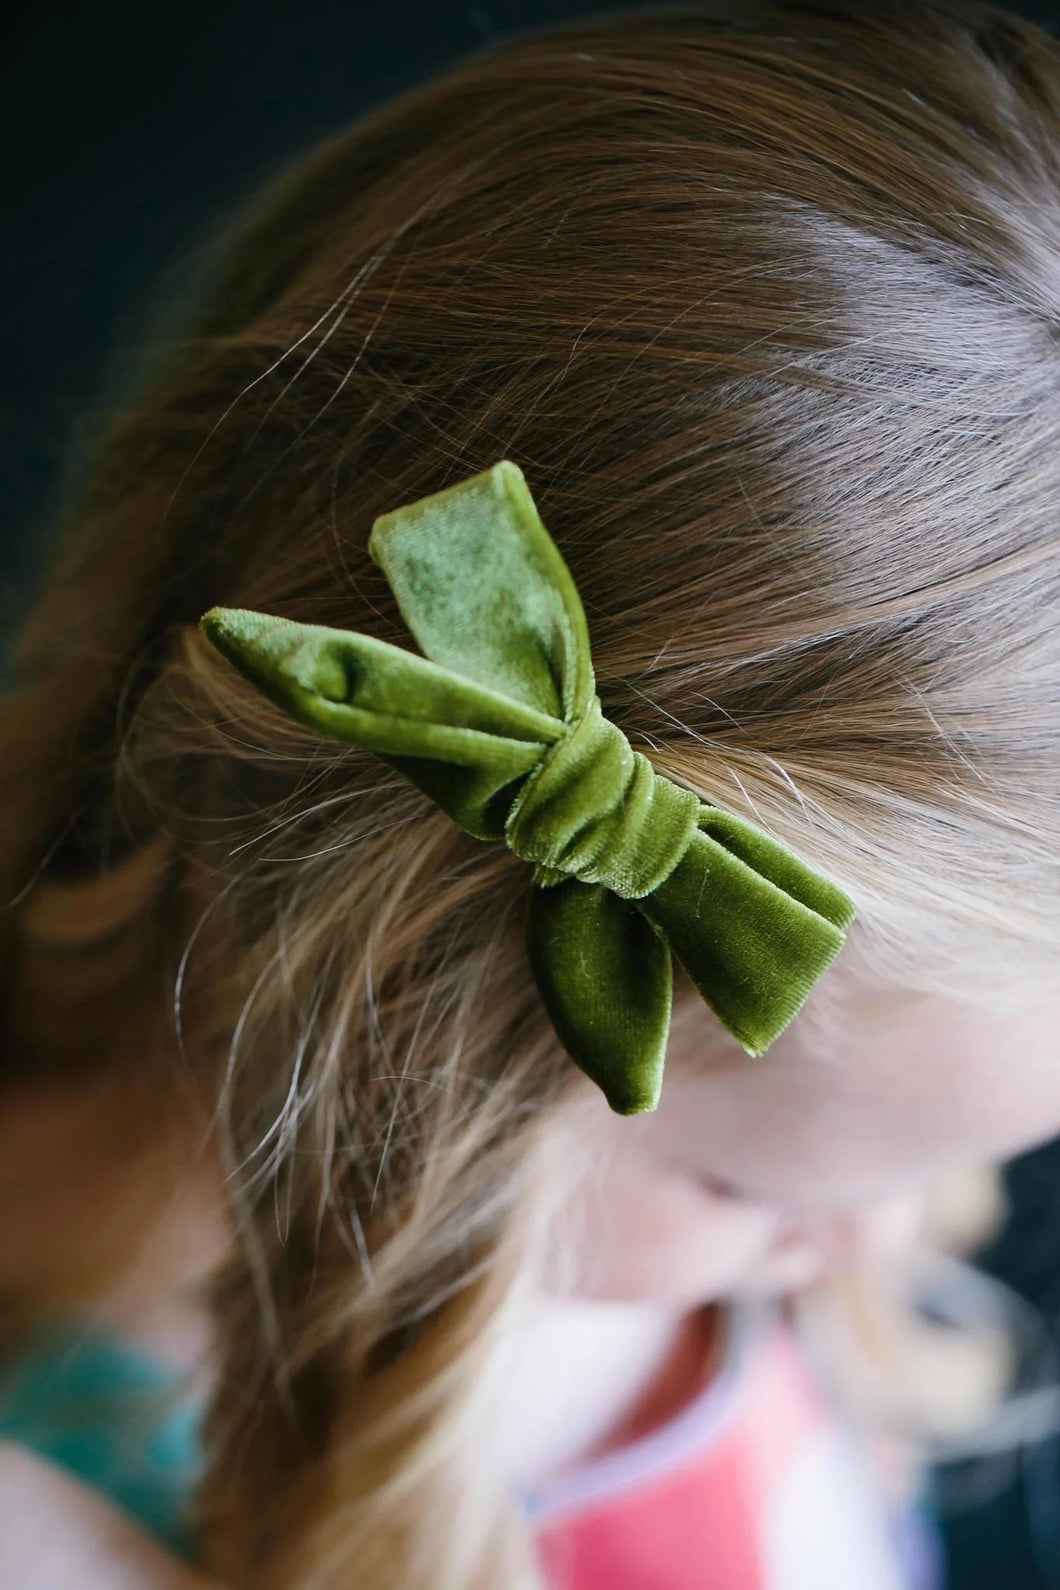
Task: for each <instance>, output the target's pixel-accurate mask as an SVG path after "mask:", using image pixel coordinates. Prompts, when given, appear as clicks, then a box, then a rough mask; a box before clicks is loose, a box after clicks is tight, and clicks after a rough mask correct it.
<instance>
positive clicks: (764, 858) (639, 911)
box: [201, 460, 854, 1115]
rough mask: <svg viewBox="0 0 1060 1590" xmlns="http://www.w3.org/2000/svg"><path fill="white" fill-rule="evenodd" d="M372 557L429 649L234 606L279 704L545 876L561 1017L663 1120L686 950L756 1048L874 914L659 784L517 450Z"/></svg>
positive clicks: (549, 971) (602, 1078)
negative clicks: (598, 680) (622, 708)
mask: <svg viewBox="0 0 1060 1590" xmlns="http://www.w3.org/2000/svg"><path fill="white" fill-rule="evenodd" d="M369 552H370V554H371V556H372V557H373V558H374V559H375V561H376V562H377V563H378V564H379V565H380V566H381V567H382V568H383V570H384V572H385V573H386V576H387V579H388V581H389V583H390V586H391V588H392V590H393V592H394V595H395V596H396V598H397V602H398V606H399V607H400V609H401V613H402V616H403V618H404V620H405V622H406V624H407V625H408V627H409V629H410V630H411V632H412V634H413V636H414V638H415V640H416V642H417V644H418V645H419V646H420V648H421V650H422V651H423V653H424V655H423V656H417V655H415V654H414V653H412V652H408V651H404V650H402V648H401V647H398V646H392V645H389V644H388V643H387V642H385V641H381V640H375V639H373V638H372V637H371V636H369V635H362V634H357V633H355V632H352V631H347V630H337V629H330V628H326V627H324V626H322V625H317V624H298V623H295V622H293V621H291V620H289V619H284V618H276V617H272V616H270V615H268V614H264V613H252V612H247V611H245V610H243V609H239V608H224V607H215V608H212V609H211V610H210V612H208V613H207V614H205V616H204V617H203V619H202V621H201V622H202V628H203V630H204V632H205V634H206V635H207V636H208V637H209V639H210V640H211V641H212V642H213V644H214V645H215V646H216V647H217V649H218V650H219V651H220V652H222V653H223V654H224V656H225V657H227V658H228V660H229V661H230V662H231V663H232V664H233V665H234V666H235V667H236V668H238V670H239V671H240V673H242V674H243V675H244V676H245V677H246V678H247V679H248V680H249V681H250V682H251V683H252V684H254V685H255V686H256V687H257V688H258V689H259V690H260V691H262V693H263V694H264V695H266V696H268V697H269V699H270V700H272V701H273V702H275V703H276V704H277V705H278V706H280V707H282V708H283V709H284V710H285V711H286V712H288V713H289V714H290V715H291V716H292V717H294V718H296V719H297V720H298V721H299V722H301V723H304V724H306V725H308V726H309V727H311V728H314V729H317V730H319V732H320V733H321V734H324V735H327V736H328V737H330V738H333V739H336V740H343V741H346V742H349V743H352V744H354V745H358V746H361V747H362V748H363V749H364V750H367V751H372V752H374V753H375V754H376V755H377V756H380V757H382V758H383V759H384V760H385V761H386V762H388V763H390V764H391V765H392V766H394V767H395V768H397V769H398V770H399V771H400V772H401V773H403V774H404V775H405V776H406V777H407V778H409V779H410V780H411V781H412V783H413V784H415V785H416V786H417V787H418V788H419V789H421V790H422V791H423V792H424V793H425V794H426V795H428V796H430V798H431V799H432V800H433V801H434V802H435V803H436V804H437V805H438V806H440V807H441V809H442V810H443V811H444V812H446V813H447V814H448V815H449V817H451V818H452V819H453V821H454V822H456V823H458V824H459V826H460V827H461V828H462V829H464V831H465V832H466V833H468V834H471V835H473V836H474V837H475V838H477V839H484V840H500V839H503V840H505V841H506V843H507V844H508V846H509V848H510V849H511V850H512V851H514V852H515V854H516V855H517V856H520V857H522V859H523V860H524V861H528V862H531V863H532V864H533V867H534V872H533V886H532V888H531V889H530V894H529V903H528V910H527V919H526V943H527V950H528V954H529V960H530V965H531V967H532V969H533V974H534V978H535V981H536V983H537V987H538V990H539V992H540V995H541V999H542V1001H543V1002H544V1005H545V1008H546V1010H547V1011H548V1014H549V1017H550V1018H551V1021H552V1024H553V1026H554V1027H555V1030H556V1032H557V1034H558V1036H559V1038H560V1041H561V1042H562V1043H563V1045H564V1047H565V1048H566V1050H567V1051H568V1053H569V1054H570V1055H571V1057H572V1059H573V1060H574V1061H575V1062H576V1063H577V1064H578V1065H579V1066H580V1067H581V1069H582V1070H583V1071H584V1072H585V1073H586V1075H588V1076H589V1077H591V1078H592V1080H593V1081H594V1082H596V1083H597V1084H598V1085H599V1087H600V1088H602V1090H603V1092H604V1093H605V1095H606V1097H607V1100H608V1103H609V1104H610V1105H611V1107H612V1109H614V1110H616V1111H618V1112H619V1113H620V1114H623V1115H630V1114H635V1113H637V1112H640V1111H644V1110H652V1109H654V1108H655V1106H656V1104H657V1103H658V1100H659V1093H660V1089H661V1086H662V1074H663V1063H664V1059H665V1053H666V1042H667V1036H668V1033H669V1029H670V1015H671V1006H672V1002H673V973H672V968H671V960H670V957H671V954H673V955H674V956H676V958H677V960H678V961H679V962H680V964H681V965H682V966H683V967H684V969H685V971H686V972H687V973H688V975H689V977H690V978H691V979H692V981H693V983H694V984H695V985H696V987H697V989H698V990H699V992H700V994H701V995H702V997H703V998H704V1000H705V1001H706V1003H707V1004H708V1005H709V1006H710V1008H711V1010H713V1011H714V1013H715V1015H716V1016H717V1017H718V1020H719V1021H720V1022H721V1023H722V1024H723V1025H724V1026H725V1027H726V1028H727V1029H728V1031H729V1032H731V1033H732V1034H733V1036H734V1037H735V1038H736V1039H737V1040H738V1042H739V1043H740V1044H741V1045H742V1047H743V1048H744V1049H745V1050H746V1051H747V1053H748V1054H750V1055H760V1054H762V1053H764V1051H765V1050H766V1049H768V1048H769V1046H770V1044H771V1043H772V1042H773V1041H774V1039H775V1038H776V1037H777V1036H778V1035H779V1034H780V1033H781V1032H782V1031H783V1029H784V1028H785V1027H786V1026H787V1025H788V1023H789V1022H790V1021H791V1019H792V1018H793V1017H794V1016H795V1015H796V1014H797V1013H798V1011H799V1010H800V1009H801V1007H802V1005H803V1003H804V1002H805V1000H806V998H807V996H808V994H809V993H810V990H811V988H812V987H813V985H814V983H815V982H816V981H817V980H818V978H819V977H820V976H821V974H822V973H823V972H824V971H825V970H826V968H827V967H828V966H829V965H830V963H831V962H832V961H833V960H834V958H835V956H836V955H837V954H838V953H839V951H840V949H841V948H842V946H843V942H844V933H845V930H846V928H847V927H848V926H849V925H850V923H851V922H852V921H853V919H854V904H853V901H852V900H851V899H850V898H849V897H848V896H847V895H846V894H845V893H844V892H843V891H842V890H841V889H839V888H838V887H837V886H836V885H835V884H834V883H832V882H830V881H829V880H828V879H827V878H825V877H822V876H821V874H819V873H817V872H815V871H813V870H812V869H811V868H809V867H808V866H807V865H806V864H805V863H804V862H802V861H800V860H799V859H798V857H797V856H795V855H794V854H792V852H791V851H789V850H788V849H787V848H786V847H785V846H783V845H781V844H779V843H778V842H777V841H776V840H774V839H772V838H770V836H769V835H768V834H766V833H764V832H763V831H762V830H761V829H759V828H757V827H756V826H755V825H754V824H752V823H749V822H747V821H746V820H745V819H744V818H742V817H739V816H737V815H736V814H735V813H733V812H728V811H725V810H723V809H722V808H721V807H718V806H714V805H712V804H710V803H708V802H706V801H703V800H701V799H700V798H699V797H698V796H697V795H696V794H695V793H694V792H693V791H691V790H689V789H685V788H683V787H682V786H681V785H679V784H676V783H674V782H673V780H671V779H668V778H665V777H664V776H663V775H662V774H659V773H656V772H655V770H654V768H653V767H652V765H651V763H650V762H649V761H648V759H647V757H645V756H643V755H642V754H641V753H640V752H639V751H634V750H633V748H632V747H631V745H630V744H629V741H628V740H627V739H626V736H625V735H624V734H623V733H622V731H621V730H620V729H619V728H618V727H617V725H615V724H613V723H611V722H610V721H609V720H608V719H607V718H605V717H604V715H603V712H602V709H601V705H600V699H599V697H598V696H597V694H596V688H595V679H594V675H593V667H592V659H591V656H590V651H589V634H588V628H587V625H586V621H585V613H584V611H583V609H582V604H581V600H580V598H579V596H578V592H577V590H576V588H575V585H574V581H573V580H572V578H571V575H570V572H569V570H568V569H567V566H566V564H565V563H564V562H563V559H562V558H561V557H560V554H559V551H558V549H557V548H556V546H555V544H554V543H553V541H552V539H551V537H550V536H549V534H548V532H547V530H546V529H545V527H544V525H543V524H542V522H541V519H540V517H539V515H538V512H537V509H536V507H535V506H534V501H533V498H532V497H531V495H530V491H529V489H528V487H527V484H526V481H525V479H524V477H523V473H522V471H521V470H520V469H519V468H518V467H517V466H516V465H515V464H513V463H511V462H509V461H508V460H502V461H501V462H500V463H498V464H495V465H494V466H493V468H492V469H489V470H486V471H484V472H483V473H482V474H479V475H474V476H472V477H471V478H470V479H469V480H466V481H463V482H462V483H460V484H459V485H456V486H452V487H449V488H448V489H447V490H445V491H440V492H437V493H436V494H434V495H433V496H430V497H425V498H423V499H421V500H420V501H419V502H415V503H412V504H410V505H409V506H408V507H405V508H399V509H398V510H396V511H395V512H393V513H387V514H383V515H382V516H381V517H380V518H379V519H377V520H376V521H375V524H374V526H373V529H372V536H371V540H370V541H369Z"/></svg>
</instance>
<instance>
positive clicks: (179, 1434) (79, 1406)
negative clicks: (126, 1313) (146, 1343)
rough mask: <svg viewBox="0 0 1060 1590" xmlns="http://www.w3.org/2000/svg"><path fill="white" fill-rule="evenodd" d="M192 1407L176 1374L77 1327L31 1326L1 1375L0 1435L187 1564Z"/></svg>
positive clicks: (196, 1409)
mask: <svg viewBox="0 0 1060 1590" xmlns="http://www.w3.org/2000/svg"><path fill="white" fill-rule="evenodd" d="M200 1411H201V1410H200V1405H199V1402H198V1400H197V1399H196V1398H195V1397H193V1396H190V1395H189V1394H188V1392H187V1390H186V1388H185V1387H184V1385H183V1382H182V1377H181V1376H180V1374H179V1373H178V1372H177V1371H176V1370H175V1369H173V1368H171V1367H170V1366H169V1365H167V1364H164V1363H161V1362H159V1361H157V1360H156V1359H154V1358H151V1357H148V1356H147V1355H145V1354H143V1353H140V1352H137V1351H136V1350H135V1349H133V1348H131V1347H128V1346H126V1345H124V1344H123V1343H121V1342H120V1341H118V1340H116V1339H115V1338H113V1337H112V1336H110V1335H108V1334H105V1333H103V1332H100V1331H96V1330H93V1329H92V1328H90V1327H89V1326H86V1325H85V1324H82V1323H77V1322H71V1323H67V1322H63V1323H57V1324H53V1325H49V1326H47V1327H44V1328H41V1329H39V1330H38V1331H37V1332H35V1334H34V1336H33V1339H32V1341H31V1342H30V1343H29V1344H28V1346H26V1347H25V1348H24V1349H23V1351H22V1352H21V1353H20V1354H18V1355H17V1357H16V1358H15V1359H14V1361H13V1362H11V1363H10V1364H5V1365H4V1366H3V1368H2V1369H0V1437H2V1438H3V1439H5V1440H8V1441H17V1442H19V1443H20V1444H21V1445H22V1446H25V1447H29V1448H31V1449H32V1450H33V1451H34V1452H38V1453H40V1455H41V1456H42V1457H46V1458H49V1459H50V1460H51V1462H53V1463H56V1464H58V1465H59V1467H60V1468H64V1469H66V1470H67V1471H68V1472H69V1473H71V1474H74V1475H76V1476H77V1478H78V1479H81V1480H84V1481H85V1482H86V1484H88V1485H91V1486H93V1487H94V1488H95V1489H96V1490H98V1491H101V1492H102V1493H103V1494H104V1495H106V1496H108V1497H109V1498H110V1500H111V1501H112V1502H114V1503H115V1504H116V1505H117V1506H118V1507H120V1508H122V1509H123V1510H124V1511H125V1512H127V1513H129V1514H130V1515H131V1516H132V1517H133V1518H134V1519H136V1521H137V1522H138V1523H140V1524H141V1525H142V1526H143V1527H144V1528H145V1529H146V1530H148V1531H149V1533H151V1534H152V1535H154V1536H156V1538H157V1539H158V1540H159V1541H160V1542H161V1543H162V1544H163V1545H165V1546H168V1547H169V1549H170V1550H171V1551H173V1552H176V1553H177V1554H178V1555H180V1556H183V1557H186V1558H189V1559H190V1558H191V1557H192V1545H191V1539H190V1537H189V1534H188V1531H187V1527H186V1519H187V1516H188V1502H189V1498H190V1494H191V1491H192V1488H193V1486H194V1485H195V1483H196V1480H197V1478H198V1473H199V1467H200V1451H199V1422H200Z"/></svg>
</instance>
